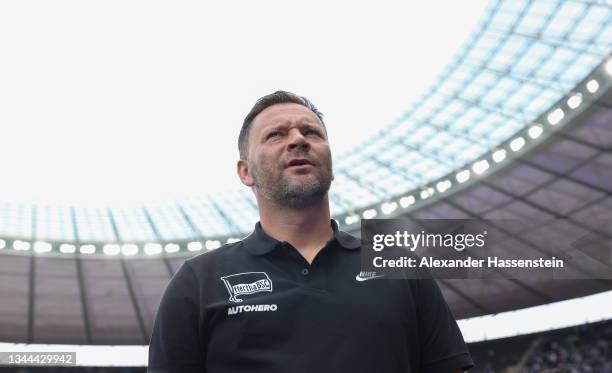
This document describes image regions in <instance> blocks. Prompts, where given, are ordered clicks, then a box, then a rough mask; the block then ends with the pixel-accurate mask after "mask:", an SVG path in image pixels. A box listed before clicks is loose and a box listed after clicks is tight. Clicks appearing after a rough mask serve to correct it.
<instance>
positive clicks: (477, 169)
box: [472, 159, 489, 175]
mask: <svg viewBox="0 0 612 373" xmlns="http://www.w3.org/2000/svg"><path fill="white" fill-rule="evenodd" d="M488 169H489V161H487V160H486V159H483V160H480V161H478V162H475V163H474V164H473V165H472V170H473V171H474V173H475V174H476V175H480V174H482V173H483V172H485V171H486V170H488Z"/></svg>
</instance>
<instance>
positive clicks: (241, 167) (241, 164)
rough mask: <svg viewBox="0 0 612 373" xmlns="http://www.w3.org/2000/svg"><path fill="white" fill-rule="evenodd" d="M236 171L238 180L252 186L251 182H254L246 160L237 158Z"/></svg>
mask: <svg viewBox="0 0 612 373" xmlns="http://www.w3.org/2000/svg"><path fill="white" fill-rule="evenodd" d="M236 172H237V173H238V177H239V178H240V181H242V184H244V185H246V186H248V187H252V186H253V184H255V182H254V181H253V177H252V176H251V172H250V170H249V163H248V162H247V161H246V160H244V159H240V160H238V163H236Z"/></svg>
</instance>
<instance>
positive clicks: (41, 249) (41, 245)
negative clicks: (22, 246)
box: [34, 241, 53, 253]
mask: <svg viewBox="0 0 612 373" xmlns="http://www.w3.org/2000/svg"><path fill="white" fill-rule="evenodd" d="M52 249H53V245H51V244H50V243H49V242H45V241H36V242H34V251H35V252H37V253H48V252H50V251H51V250H52Z"/></svg>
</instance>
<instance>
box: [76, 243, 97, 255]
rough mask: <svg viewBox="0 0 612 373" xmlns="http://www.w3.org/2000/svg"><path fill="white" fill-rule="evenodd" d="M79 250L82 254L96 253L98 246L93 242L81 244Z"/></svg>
mask: <svg viewBox="0 0 612 373" xmlns="http://www.w3.org/2000/svg"><path fill="white" fill-rule="evenodd" d="M79 252H80V253H81V254H88V255H89V254H95V252H96V247H95V246H94V245H92V244H85V245H81V247H79Z"/></svg>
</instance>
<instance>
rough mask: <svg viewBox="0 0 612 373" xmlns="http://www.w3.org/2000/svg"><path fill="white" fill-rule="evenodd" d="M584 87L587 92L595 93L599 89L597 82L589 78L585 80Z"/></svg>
mask: <svg viewBox="0 0 612 373" xmlns="http://www.w3.org/2000/svg"><path fill="white" fill-rule="evenodd" d="M586 88H587V90H588V91H589V92H591V93H595V92H597V90H598V89H599V83H598V82H597V80H595V79H591V80H589V81H588V82H587V84H586Z"/></svg>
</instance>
